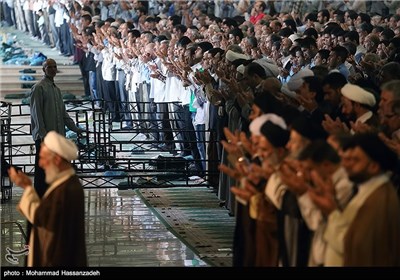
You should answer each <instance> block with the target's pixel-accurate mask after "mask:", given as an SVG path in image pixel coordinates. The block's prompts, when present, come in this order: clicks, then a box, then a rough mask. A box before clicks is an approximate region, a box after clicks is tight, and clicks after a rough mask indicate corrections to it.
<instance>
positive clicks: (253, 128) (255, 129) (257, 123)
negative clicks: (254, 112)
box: [249, 114, 287, 136]
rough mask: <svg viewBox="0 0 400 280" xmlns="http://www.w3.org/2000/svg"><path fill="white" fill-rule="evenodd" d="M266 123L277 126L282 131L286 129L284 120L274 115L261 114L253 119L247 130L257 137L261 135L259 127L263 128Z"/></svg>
mask: <svg viewBox="0 0 400 280" xmlns="http://www.w3.org/2000/svg"><path fill="white" fill-rule="evenodd" d="M267 121H270V122H272V123H273V124H275V125H277V126H279V127H280V128H282V129H285V130H286V129H287V125H286V122H285V120H284V119H283V118H282V117H280V116H278V115H276V114H263V115H261V116H259V117H257V118H255V119H254V120H253V121H252V122H251V123H250V125H249V130H250V132H251V134H252V135H255V136H258V135H261V131H260V130H261V127H262V126H263V124H264V123H266V122H267Z"/></svg>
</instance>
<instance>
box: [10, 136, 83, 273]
mask: <svg viewBox="0 0 400 280" xmlns="http://www.w3.org/2000/svg"><path fill="white" fill-rule="evenodd" d="M77 154H78V149H77V147H76V145H75V144H74V143H73V142H72V141H70V140H68V139H66V138H65V137H64V136H62V135H60V134H58V133H56V132H55V131H50V132H48V133H47V135H46V137H45V138H44V141H43V143H42V147H41V149H40V159H39V165H40V167H41V168H43V169H44V171H45V175H46V182H47V183H48V184H49V188H48V189H47V190H46V192H45V194H44V195H43V197H41V198H40V197H39V196H38V194H37V192H36V191H35V189H34V188H33V187H32V181H31V180H30V179H29V177H28V176H27V175H26V174H24V173H22V172H20V171H19V172H17V171H16V170H15V169H14V168H13V167H11V168H10V170H9V175H10V179H11V180H12V182H14V183H15V184H16V185H18V186H21V187H22V188H23V189H24V193H23V194H22V197H21V201H20V203H19V205H18V209H19V211H20V212H21V213H22V214H23V215H24V216H25V217H26V218H27V219H28V221H29V222H30V223H32V230H31V234H30V240H29V255H28V266H30V267H31V266H34V267H57V266H68V267H82V266H86V265H87V260H86V245H85V228H84V224H85V222H84V210H85V209H84V195H83V188H82V185H81V183H80V182H79V179H78V177H77V176H76V174H75V171H74V169H73V168H72V165H71V163H70V161H71V160H74V159H76V158H77Z"/></svg>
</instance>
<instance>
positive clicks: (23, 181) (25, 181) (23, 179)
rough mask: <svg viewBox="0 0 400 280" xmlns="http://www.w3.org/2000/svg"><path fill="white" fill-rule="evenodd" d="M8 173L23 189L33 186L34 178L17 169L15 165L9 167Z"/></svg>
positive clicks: (12, 180)
mask: <svg viewBox="0 0 400 280" xmlns="http://www.w3.org/2000/svg"><path fill="white" fill-rule="evenodd" d="M8 175H9V176H10V180H11V182H13V183H14V184H15V185H17V186H20V187H21V188H23V189H25V188H27V187H29V186H32V180H31V179H30V178H29V177H28V176H27V175H26V174H25V173H23V172H22V171H17V170H16V169H15V168H14V167H10V169H8Z"/></svg>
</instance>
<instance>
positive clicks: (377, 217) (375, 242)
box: [324, 174, 400, 266]
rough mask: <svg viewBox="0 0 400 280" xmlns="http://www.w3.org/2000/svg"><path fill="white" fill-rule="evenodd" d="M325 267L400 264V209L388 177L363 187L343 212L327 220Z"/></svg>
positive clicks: (334, 213) (377, 177)
mask: <svg viewBox="0 0 400 280" xmlns="http://www.w3.org/2000/svg"><path fill="white" fill-rule="evenodd" d="M324 238H325V240H326V242H327V244H328V245H327V250H326V255H325V266H393V265H399V264H400V243H399V242H400V206H399V201H398V198H397V195H396V192H395V189H394V187H393V185H392V184H391V183H390V181H389V177H388V176H387V175H385V174H382V175H379V176H375V177H373V178H371V179H370V180H368V181H367V182H364V183H363V184H361V185H360V187H359V191H358V193H357V195H356V196H355V197H354V198H353V199H352V200H351V201H350V203H349V204H348V205H347V207H346V208H345V209H344V211H343V212H340V211H339V210H335V211H334V212H332V213H331V215H330V216H329V219H328V224H327V228H326V231H325V235H324Z"/></svg>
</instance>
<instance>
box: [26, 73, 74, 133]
mask: <svg viewBox="0 0 400 280" xmlns="http://www.w3.org/2000/svg"><path fill="white" fill-rule="evenodd" d="M30 108H31V125H32V137H33V140H34V141H36V140H39V139H43V138H44V137H45V136H46V134H47V132H49V131H51V130H54V131H56V132H58V133H59V134H61V135H65V126H67V127H68V128H69V129H71V130H72V131H75V132H77V131H78V127H77V126H76V125H75V123H74V121H73V120H72V119H71V117H70V116H69V115H68V113H67V111H66V109H65V104H64V101H63V99H62V95H61V90H60V89H59V88H58V87H57V86H56V84H55V83H54V82H53V81H51V80H50V79H49V78H48V77H44V78H43V79H42V80H41V81H40V82H38V83H37V84H36V85H35V86H34V87H33V88H32V91H31V103H30Z"/></svg>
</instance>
